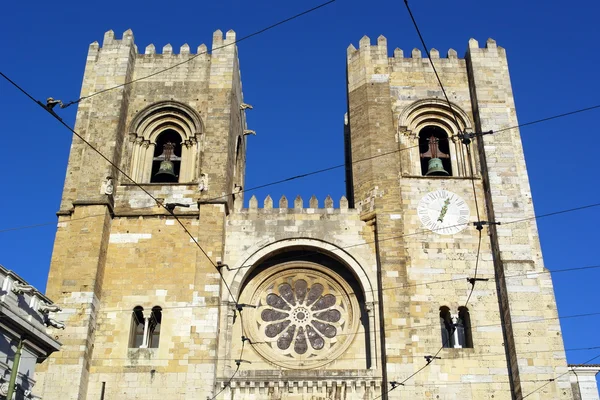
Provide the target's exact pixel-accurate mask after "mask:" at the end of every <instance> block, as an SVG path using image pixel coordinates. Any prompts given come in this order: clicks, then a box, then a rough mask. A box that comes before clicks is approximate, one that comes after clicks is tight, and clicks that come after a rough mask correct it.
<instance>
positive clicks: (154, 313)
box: [129, 306, 162, 349]
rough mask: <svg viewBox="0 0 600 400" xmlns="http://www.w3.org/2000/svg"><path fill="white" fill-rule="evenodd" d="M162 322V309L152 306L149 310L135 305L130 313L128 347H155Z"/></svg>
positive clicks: (156, 346) (158, 339)
mask: <svg viewBox="0 0 600 400" xmlns="http://www.w3.org/2000/svg"><path fill="white" fill-rule="evenodd" d="M161 323H162V309H161V308H160V307H158V306H156V307H153V308H152V310H151V311H150V312H147V311H144V308H143V307H140V306H137V307H135V308H134V309H133V313H132V315H131V334H130V338H129V347H130V348H136V349H138V348H139V349H146V348H151V349H156V348H158V344H159V342H160V326H161Z"/></svg>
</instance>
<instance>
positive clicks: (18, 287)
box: [12, 281, 35, 294]
mask: <svg viewBox="0 0 600 400" xmlns="http://www.w3.org/2000/svg"><path fill="white" fill-rule="evenodd" d="M12 292H13V293H15V294H25V293H27V294H33V293H34V292H35V288H34V287H33V286H31V285H24V284H22V283H19V282H17V281H15V282H13V288H12Z"/></svg>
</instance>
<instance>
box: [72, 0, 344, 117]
mask: <svg viewBox="0 0 600 400" xmlns="http://www.w3.org/2000/svg"><path fill="white" fill-rule="evenodd" d="M333 2H335V0H329V1H327V2H325V3H321V4H319V5H318V6H316V7H312V8H309V9H308V10H305V11H302V12H301V13H298V14H296V15H293V16H291V17H289V18H286V19H284V20H281V21H279V22H276V23H274V24H272V25H269V26H267V27H265V28H262V29H259V30H258V31H255V32H253V33H251V34H249V35H246V36H243V37H241V38H239V39H237V40H235V41H233V42H231V43H227V44H225V45H223V46H218V47H215V48H213V51H214V50H219V49H222V48H225V47H228V46H233V45H234V44H238V43H240V42H243V41H244V40H247V39H250V38H251V37H254V36H258V35H260V34H261V33H264V32H267V31H269V30H271V29H273V28H276V27H278V26H279V25H283V24H285V23H286V22H290V21H292V20H294V19H296V18H300V17H302V16H303V15H306V14H310V13H311V12H313V11H316V10H318V9H320V8H323V7H325V6H327V5H329V4H331V3H333ZM206 53H208V50H207V51H203V52H200V53H198V54H195V55H193V56H192V57H190V58H188V59H187V60H185V61H182V62H179V63H177V64H174V65H172V66H170V67H168V68H165V69H162V70H160V71H156V72H154V73H152V74H149V75H146V76H142V77H140V78H137V79H132V80H130V81H128V82H125V83H122V84H120V85H116V86H113V87H109V88H107V89H104V90H100V91H98V92H95V93H92V94H89V95H87V96H83V97H80V98H79V99H77V100H73V101H70V102H68V103H66V104H65V105H63V106H62V107H61V108H67V107H69V106H71V105H73V104H76V103H79V102H81V101H82V100H87V99H89V98H91V97H94V96H97V95H99V94H102V93H106V92H109V91H111V90H115V89H118V88H121V87H124V86H127V85H131V84H133V83H136V82H139V81H142V80H144V79H148V78H151V77H153V76H156V75H158V74H162V73H163V72H165V71H169V70H172V69H174V68H177V67H179V66H181V65H183V64H186V63H189V62H190V61H192V60H193V59H195V58H197V57H199V56H201V55H203V54H206Z"/></svg>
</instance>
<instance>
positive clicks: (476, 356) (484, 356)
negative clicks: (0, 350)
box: [5, 345, 600, 384]
mask: <svg viewBox="0 0 600 400" xmlns="http://www.w3.org/2000/svg"><path fill="white" fill-rule="evenodd" d="M478 348H481V347H478ZM598 349H600V345H598V346H590V347H575V348H569V349H565V352H568V351H588V350H598ZM554 352H556V350H535V351H522V352H520V353H519V354H544V353H554ZM500 356H506V353H504V352H502V353H480V354H469V355H468V356H466V357H464V358H462V357H461V358H453V359H450V358H449V359H448V360H454V361H461V360H465V359H473V358H474V359H477V360H489V361H496V360H497V359H496V358H491V359H488V358H487V357H500ZM51 357H52V355H49V356H39V357H38V356H24V355H23V356H21V359H32V360H42V361H44V360H47V359H49V358H51ZM13 358H14V356H12V357H11V356H6V357H5V359H8V360H12V359H13ZM61 359H63V360H79V359H80V357H61ZM367 359H369V357H340V358H336V359H327V360H328V361H348V360H367ZM112 360H131V358H130V357H96V358H93V361H112ZM152 360H155V361H170V360H173V359H172V358H154V357H152ZM182 360H187V361H213V360H214V357H187V358H182ZM219 360H221V361H236V360H237V358H220V359H219ZM288 362H289V361H288ZM298 362H299V363H302V362H304V360H298ZM252 363H253V364H255V363H256V364H266V365H272V364H273V363H272V362H270V361H253V362H252ZM457 383H464V384H467V383H473V382H457ZM477 383H490V382H477Z"/></svg>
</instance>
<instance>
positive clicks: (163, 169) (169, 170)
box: [154, 160, 177, 183]
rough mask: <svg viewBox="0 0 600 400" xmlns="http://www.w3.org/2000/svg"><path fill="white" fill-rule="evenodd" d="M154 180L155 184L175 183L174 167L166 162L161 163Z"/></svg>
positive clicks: (170, 162) (169, 162)
mask: <svg viewBox="0 0 600 400" xmlns="http://www.w3.org/2000/svg"><path fill="white" fill-rule="evenodd" d="M154 180H155V181H156V182H169V183H171V182H177V175H175V165H174V164H173V162H172V161H168V160H164V161H161V162H160V167H158V172H157V173H156V174H154Z"/></svg>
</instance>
